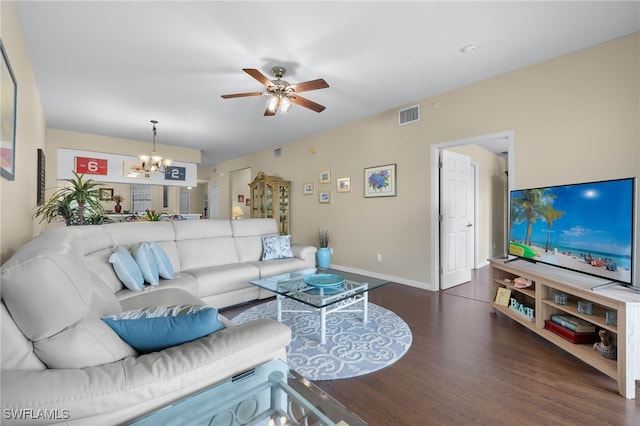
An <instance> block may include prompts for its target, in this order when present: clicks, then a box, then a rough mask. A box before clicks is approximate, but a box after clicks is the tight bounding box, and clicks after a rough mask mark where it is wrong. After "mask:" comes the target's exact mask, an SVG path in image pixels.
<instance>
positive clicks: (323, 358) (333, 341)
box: [232, 299, 412, 380]
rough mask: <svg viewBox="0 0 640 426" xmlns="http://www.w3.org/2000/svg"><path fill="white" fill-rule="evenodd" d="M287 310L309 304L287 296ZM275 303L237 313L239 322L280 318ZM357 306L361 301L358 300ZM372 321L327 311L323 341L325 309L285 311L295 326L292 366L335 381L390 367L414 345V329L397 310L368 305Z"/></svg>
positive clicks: (286, 321) (308, 375) (284, 319)
mask: <svg viewBox="0 0 640 426" xmlns="http://www.w3.org/2000/svg"><path fill="white" fill-rule="evenodd" d="M282 303H283V309H304V307H305V305H302V304H298V303H296V302H293V301H291V300H289V299H286V300H283V302H282ZM276 306H277V305H276V302H275V300H274V301H270V302H267V303H263V304H261V305H258V306H254V307H252V308H250V309H248V310H246V311H244V312H241V313H239V314H238V315H237V316H235V317H233V318H232V321H233V322H234V323H236V324H243V323H245V322H248V321H251V320H254V319H258V318H271V319H276ZM356 306H358V305H356ZM368 307H369V313H368V315H369V320H368V322H367V323H366V324H363V323H362V313H361V312H360V313H358V312H335V313H331V314H327V342H326V343H325V344H324V345H321V344H320V313H319V312H317V311H312V312H284V313H283V314H282V322H283V323H284V324H286V325H288V326H289V327H290V328H291V334H292V337H291V344H290V345H289V346H287V359H288V363H289V366H290V367H291V369H293V370H295V371H297V372H298V373H299V374H301V375H302V376H304V377H306V378H307V379H309V380H334V379H345V378H347V377H355V376H361V375H363V374H367V373H371V372H373V371H376V370H380V369H381V368H384V367H387V366H389V365H391V364H393V363H394V362H396V361H397V360H398V359H400V358H401V357H402V356H403V355H404V354H405V353H406V352H407V350H409V347H410V346H411V340H412V335H411V330H410V329H409V326H408V325H407V323H405V322H404V321H403V320H402V318H400V317H399V316H397V315H396V314H394V313H393V312H391V311H389V310H387V309H385V308H383V307H381V306H378V305H375V304H373V303H369V304H368Z"/></svg>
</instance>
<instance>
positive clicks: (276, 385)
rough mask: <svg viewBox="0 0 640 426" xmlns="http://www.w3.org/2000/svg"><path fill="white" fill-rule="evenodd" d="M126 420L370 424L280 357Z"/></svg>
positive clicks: (139, 424)
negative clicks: (137, 417) (153, 410)
mask: <svg viewBox="0 0 640 426" xmlns="http://www.w3.org/2000/svg"><path fill="white" fill-rule="evenodd" d="M128 425H130V426H156V425H180V426H186V425H194V426H195V425H209V426H222V425H224V426H236V425H237V426H240V425H265V426H282V425H309V426H310V425H317V426H366V425H367V423H366V422H365V421H364V420H362V419H361V418H360V417H358V416H356V415H355V414H353V413H352V412H350V411H349V410H347V409H346V408H345V407H344V406H343V405H342V404H340V403H339V402H338V401H336V400H335V399H333V398H332V397H331V396H329V395H328V394H327V393H326V392H324V391H323V390H321V389H320V388H318V387H317V386H315V385H314V384H313V383H311V382H310V381H308V380H307V379H305V378H303V377H302V376H300V375H299V374H298V373H296V372H295V371H292V370H289V367H288V366H287V364H286V363H285V362H283V361H282V360H279V359H278V360H273V361H270V362H268V363H266V364H263V365H260V366H258V367H256V368H254V369H251V370H249V371H247V372H245V373H243V374H240V375H238V376H235V377H233V378H231V379H229V380H227V381H224V382H222V383H219V384H217V385H214V386H212V387H210V388H207V389H205V390H203V391H201V392H198V393H196V394H193V395H191V396H188V397H187V398H184V399H182V400H180V401H177V402H176V403H174V404H172V405H169V406H167V407H164V408H162V409H160V410H157V411H155V412H153V413H151V414H149V415H147V416H145V417H142V418H139V419H136V420H134V421H133V422H130V423H128Z"/></svg>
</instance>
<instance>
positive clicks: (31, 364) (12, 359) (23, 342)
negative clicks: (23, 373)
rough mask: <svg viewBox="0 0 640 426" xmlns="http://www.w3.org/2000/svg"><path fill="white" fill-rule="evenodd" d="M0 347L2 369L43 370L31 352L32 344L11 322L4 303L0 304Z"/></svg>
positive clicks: (38, 360) (42, 365)
mask: <svg viewBox="0 0 640 426" xmlns="http://www.w3.org/2000/svg"><path fill="white" fill-rule="evenodd" d="M0 309H1V311H0V327H1V328H0V330H1V331H0V339H1V340H0V347H1V348H2V350H1V351H0V354H2V361H1V362H2V369H3V370H14V369H15V370H44V369H45V368H46V366H45V365H44V364H43V363H42V361H40V359H39V358H38V357H37V356H36V354H35V353H33V344H32V343H31V341H30V340H29V339H27V338H26V337H24V334H22V333H21V332H20V330H19V329H18V327H16V324H15V323H14V322H13V319H12V318H11V315H9V311H7V308H6V306H4V303H2V304H0Z"/></svg>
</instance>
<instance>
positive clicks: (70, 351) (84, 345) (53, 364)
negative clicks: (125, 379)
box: [33, 315, 137, 368]
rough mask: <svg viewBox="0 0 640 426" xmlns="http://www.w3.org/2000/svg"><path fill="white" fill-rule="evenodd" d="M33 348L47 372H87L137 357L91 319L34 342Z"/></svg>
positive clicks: (88, 318) (125, 345)
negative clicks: (100, 366)
mask: <svg viewBox="0 0 640 426" xmlns="http://www.w3.org/2000/svg"><path fill="white" fill-rule="evenodd" d="M33 347H34V350H35V353H36V354H37V355H38V358H40V359H41V360H42V361H43V362H44V363H45V364H47V366H48V367H49V368H86V367H92V366H95V365H102V364H109V363H112V362H116V361H119V360H121V359H124V358H126V357H130V356H136V355H137V353H136V351H135V350H134V349H133V348H132V347H131V346H129V345H128V344H127V343H126V342H125V341H123V340H122V339H121V338H120V337H118V335H117V334H116V333H114V331H113V330H112V329H111V328H110V327H108V326H107V325H106V324H105V323H104V322H102V321H101V320H100V318H98V317H96V316H93V315H91V316H87V317H86V318H84V319H83V320H82V321H80V322H79V323H77V324H74V325H73V326H72V327H69V328H66V329H65V330H63V331H61V332H60V333H58V334H56V335H54V336H51V337H50V338H47V339H42V340H39V341H37V342H33Z"/></svg>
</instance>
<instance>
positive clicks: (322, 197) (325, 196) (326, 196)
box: [318, 191, 331, 204]
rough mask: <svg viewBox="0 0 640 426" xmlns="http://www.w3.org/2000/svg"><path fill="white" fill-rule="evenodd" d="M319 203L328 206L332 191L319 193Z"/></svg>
mask: <svg viewBox="0 0 640 426" xmlns="http://www.w3.org/2000/svg"><path fill="white" fill-rule="evenodd" d="M318 201H319V202H320V203H322V204H328V203H330V202H331V191H320V192H318Z"/></svg>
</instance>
